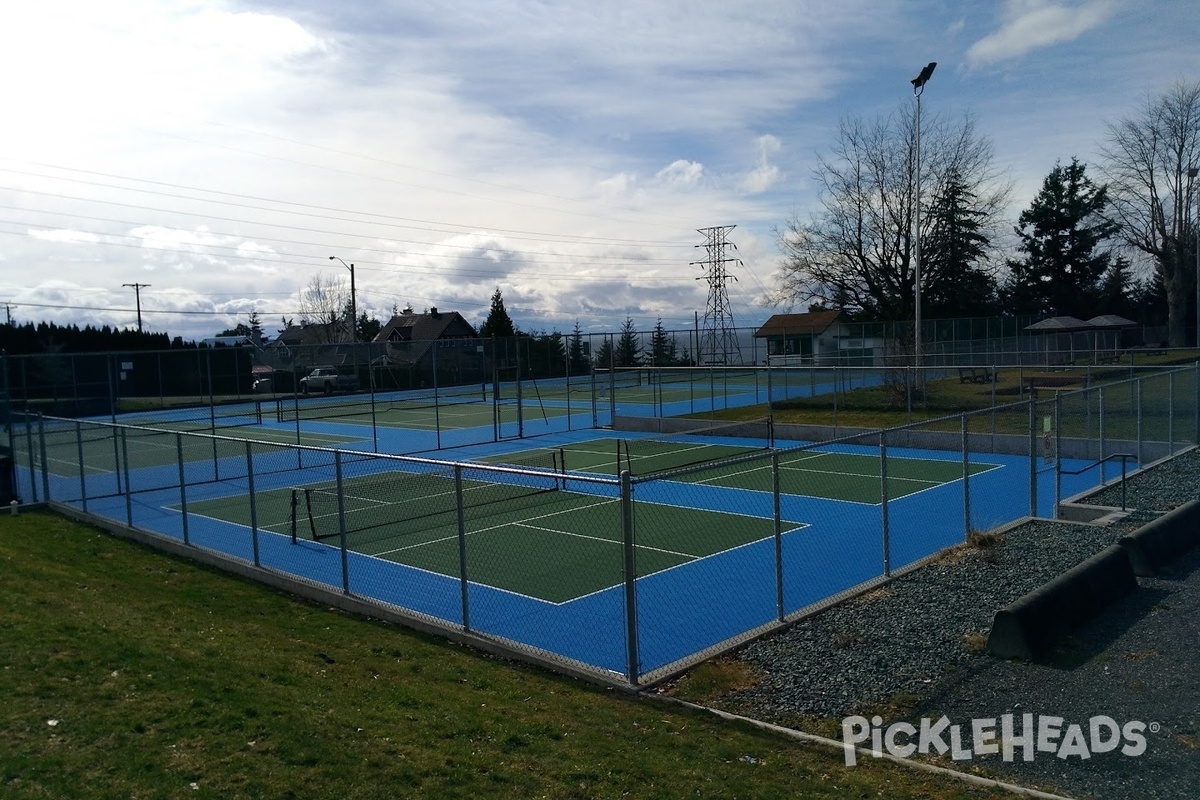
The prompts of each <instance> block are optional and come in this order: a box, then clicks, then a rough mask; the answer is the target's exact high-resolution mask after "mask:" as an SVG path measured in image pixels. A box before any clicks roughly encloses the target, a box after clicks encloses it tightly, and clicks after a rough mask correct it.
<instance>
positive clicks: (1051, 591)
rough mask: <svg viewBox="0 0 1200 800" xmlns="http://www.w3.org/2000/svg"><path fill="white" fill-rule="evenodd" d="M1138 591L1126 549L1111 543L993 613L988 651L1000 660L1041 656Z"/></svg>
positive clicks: (1030, 658) (1031, 659)
mask: <svg viewBox="0 0 1200 800" xmlns="http://www.w3.org/2000/svg"><path fill="white" fill-rule="evenodd" d="M1136 588H1137V577H1136V576H1135V575H1134V573H1133V565H1132V563H1131V562H1130V560H1129V556H1128V555H1127V553H1126V550H1125V548H1123V547H1120V546H1119V545H1115V544H1114V545H1112V546H1110V547H1106V548H1105V549H1104V550H1101V551H1100V552H1099V553H1097V554H1096V555H1094V556H1092V557H1091V558H1089V559H1087V560H1086V561H1083V562H1081V563H1079V564H1077V565H1075V566H1074V567H1072V568H1071V569H1069V570H1067V571H1066V572H1064V573H1063V574H1061V575H1059V576H1058V577H1057V578H1054V579H1053V580H1051V581H1049V582H1048V583H1046V584H1045V585H1043V586H1041V587H1039V588H1037V589H1034V590H1033V591H1032V592H1029V593H1028V594H1026V595H1025V596H1024V597H1021V598H1020V599H1018V600H1017V601H1015V602H1014V603H1012V604H1010V605H1009V606H1008V607H1006V608H1002V609H1000V610H999V611H997V612H996V616H995V618H994V619H993V621H992V631H991V633H990V634H989V636H988V650H990V651H991V653H992V654H993V655H996V656H999V657H1001V658H1023V659H1025V660H1027V661H1037V660H1039V659H1042V658H1044V657H1045V656H1046V655H1047V654H1048V653H1049V652H1050V650H1051V649H1052V648H1053V647H1054V644H1055V642H1057V641H1058V639H1059V637H1061V636H1062V635H1063V634H1065V633H1066V632H1067V631H1069V630H1070V629H1072V628H1074V627H1077V626H1079V625H1082V624H1083V623H1084V622H1087V621H1088V620H1090V619H1092V618H1093V617H1095V616H1097V615H1098V614H1100V612H1101V611H1103V610H1104V609H1105V608H1107V607H1108V606H1110V605H1112V604H1113V603H1115V602H1116V601H1117V600H1120V599H1121V598H1122V597H1124V596H1125V595H1127V594H1129V593H1130V592H1132V591H1133V590H1134V589H1136Z"/></svg>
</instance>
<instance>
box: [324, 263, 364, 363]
mask: <svg viewBox="0 0 1200 800" xmlns="http://www.w3.org/2000/svg"><path fill="white" fill-rule="evenodd" d="M329 260H330V261H342V260H341V259H340V258H338V257H337V256H330V257H329ZM342 266H343V267H345V268H346V269H348V270H350V341H352V342H356V343H357V342H358V306H357V305H355V300H354V265H353V264H347V263H346V262H345V261H342Z"/></svg>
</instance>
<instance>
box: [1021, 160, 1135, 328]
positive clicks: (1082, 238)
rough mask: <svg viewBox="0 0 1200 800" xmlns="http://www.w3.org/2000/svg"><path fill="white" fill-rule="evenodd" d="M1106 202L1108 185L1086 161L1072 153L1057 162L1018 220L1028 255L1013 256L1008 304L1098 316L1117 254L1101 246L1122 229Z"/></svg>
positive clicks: (1029, 310)
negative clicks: (1095, 179) (1107, 213)
mask: <svg viewBox="0 0 1200 800" xmlns="http://www.w3.org/2000/svg"><path fill="white" fill-rule="evenodd" d="M1107 206H1108V189H1107V187H1106V186H1096V185H1095V184H1094V183H1092V181H1091V179H1089V178H1088V177H1087V174H1086V166H1085V165H1084V164H1081V163H1079V161H1078V160H1077V159H1071V163H1070V165H1069V166H1066V167H1064V166H1062V165H1061V164H1056V165H1055V166H1054V169H1053V170H1051V171H1050V174H1049V175H1047V176H1046V180H1045V181H1044V182H1043V183H1042V189H1041V191H1040V192H1039V193H1038V195H1037V197H1035V198H1034V199H1033V202H1032V203H1030V205H1029V208H1027V209H1026V210H1025V211H1022V212H1021V216H1020V217H1019V218H1018V220H1017V222H1018V225H1017V227H1016V228H1015V230H1016V233H1017V236H1019V237H1020V239H1021V244H1020V246H1019V250H1020V251H1021V252H1022V253H1024V258H1021V259H1013V260H1010V261H1009V262H1008V269H1009V277H1008V280H1007V281H1006V282H1005V284H1004V287H1003V289H1002V291H1001V297H1002V301H1003V304H1004V306H1005V310H1007V311H1008V312H1010V313H1013V314H1039V313H1042V314H1054V315H1063V314H1065V315H1069V316H1075V317H1080V318H1082V319H1088V318H1089V317H1092V316H1094V314H1095V310H1096V309H1097V307H1098V306H1099V304H1100V302H1101V300H1102V297H1103V283H1104V277H1105V274H1106V273H1107V272H1108V270H1109V267H1110V263H1111V260H1112V253H1111V251H1108V250H1100V251H1098V248H1100V247H1101V246H1102V245H1103V244H1104V243H1105V242H1106V241H1109V240H1111V239H1112V238H1113V237H1115V236H1116V235H1117V232H1118V226H1117V224H1116V223H1114V222H1112V221H1110V220H1107V219H1105V218H1104V216H1103V213H1104V210H1105V208H1106V207H1107Z"/></svg>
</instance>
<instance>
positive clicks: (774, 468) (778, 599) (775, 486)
mask: <svg viewBox="0 0 1200 800" xmlns="http://www.w3.org/2000/svg"><path fill="white" fill-rule="evenodd" d="M767 374H768V375H769V374H770V373H767ZM767 386H768V387H769V386H770V380H769V379H768V383H767ZM771 495H772V506H773V509H772V511H773V514H774V518H775V519H774V522H775V617H776V618H777V619H778V620H779V621H780V622H783V618H784V616H785V615H786V613H787V611H786V609H785V608H784V600H783V520H782V516H781V514H780V509H779V451H778V450H773V451H772V452H771Z"/></svg>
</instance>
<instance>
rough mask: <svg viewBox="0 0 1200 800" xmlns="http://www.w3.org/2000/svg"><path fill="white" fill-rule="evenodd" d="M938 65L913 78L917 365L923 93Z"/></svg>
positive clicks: (917, 355) (916, 355) (916, 350)
mask: <svg viewBox="0 0 1200 800" xmlns="http://www.w3.org/2000/svg"><path fill="white" fill-rule="evenodd" d="M935 67H937V62H936V61H930V62H929V63H928V64H926V65H925V68H924V69H922V70H921V74H920V75H918V76H917V77H915V78H913V79H912V81H911V83H912V85H913V95H914V96H915V97H916V98H917V173H916V179H915V180H916V184H917V189H916V195H917V196H916V214H914V218H915V223H914V225H915V228H916V232H915V233H914V234H913V240H914V242H913V277H914V286H913V295H914V299H915V300H916V319H915V323H916V329H917V330H916V340H915V344H914V345H913V360H914V362H915V365H916V366H918V367H919V366H921V95H922V94H923V93H924V91H925V84H926V83H928V82H929V78H930V77H931V76H932V75H933V70H934V68H935Z"/></svg>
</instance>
